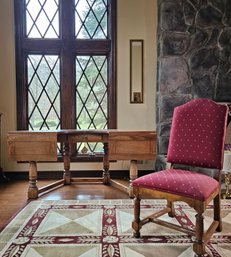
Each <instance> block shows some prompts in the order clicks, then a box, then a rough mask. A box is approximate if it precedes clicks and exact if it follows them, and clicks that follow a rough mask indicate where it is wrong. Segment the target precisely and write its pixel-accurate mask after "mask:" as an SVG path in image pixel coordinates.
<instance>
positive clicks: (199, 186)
mask: <svg viewBox="0 0 231 257" xmlns="http://www.w3.org/2000/svg"><path fill="white" fill-rule="evenodd" d="M132 185H133V187H142V188H148V189H153V190H158V191H162V192H168V193H172V194H177V195H180V196H186V197H190V198H193V199H197V200H200V201H204V200H206V199H207V198H208V197H209V196H210V195H211V194H213V193H214V192H215V191H216V190H217V189H218V188H219V183H218V181H217V180H215V179H214V178H212V177H209V176H207V175H204V174H201V173H197V172H193V171H187V170H181V169H168V170H162V171H158V172H153V173H150V174H148V175H145V176H142V177H140V178H137V179H135V180H134V181H133V182H132Z"/></svg>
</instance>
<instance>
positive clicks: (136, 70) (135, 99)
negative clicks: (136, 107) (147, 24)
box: [130, 39, 144, 103]
mask: <svg viewBox="0 0 231 257" xmlns="http://www.w3.org/2000/svg"><path fill="white" fill-rule="evenodd" d="M143 44H144V41H143V40H142V39H131V40H130V103H143V102H144V96H143V88H144V86H143V80H144V79H143V51H144V49H143Z"/></svg>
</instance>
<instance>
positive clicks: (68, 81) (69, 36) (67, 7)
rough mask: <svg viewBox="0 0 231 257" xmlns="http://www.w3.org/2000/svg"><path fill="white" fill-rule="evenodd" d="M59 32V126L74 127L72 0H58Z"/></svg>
mask: <svg viewBox="0 0 231 257" xmlns="http://www.w3.org/2000/svg"><path fill="white" fill-rule="evenodd" d="M60 7H61V9H60V10H61V11H60V23H61V26H60V28H61V29H60V33H61V39H62V42H63V46H62V50H61V53H60V55H61V74H60V80H61V128H62V129H73V128H75V123H76V122H75V116H76V115H75V113H76V111H75V106H76V103H75V87H74V85H75V68H74V65H75V57H74V52H73V41H74V17H75V16H74V4H73V1H72V0H60Z"/></svg>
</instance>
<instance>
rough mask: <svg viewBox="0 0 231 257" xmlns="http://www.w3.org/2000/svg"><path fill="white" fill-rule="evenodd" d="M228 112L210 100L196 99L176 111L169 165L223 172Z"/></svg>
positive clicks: (168, 156) (169, 151) (170, 141)
mask: <svg viewBox="0 0 231 257" xmlns="http://www.w3.org/2000/svg"><path fill="white" fill-rule="evenodd" d="M226 112H227V107H226V106H225V105H218V104H216V103H215V102H213V101H211V100H209V99H195V100H192V101H190V102H188V103H187V104H184V105H182V106H179V107H176V108H175V110H174V118H173V121H172V128H171V133H170V140H169V148H168V155H167V160H168V162H171V163H183V164H188V165H193V166H200V167H207V168H215V169H221V167H222V161H223V158H222V154H223V148H222V146H223V144H224V140H225V138H224V137H225V133H224V131H225V127H226V119H224V114H225V113H226Z"/></svg>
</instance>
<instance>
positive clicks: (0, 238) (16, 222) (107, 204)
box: [0, 199, 231, 257]
mask: <svg viewBox="0 0 231 257" xmlns="http://www.w3.org/2000/svg"><path fill="white" fill-rule="evenodd" d="M75 205H76V206H75ZM49 206H55V208H54V210H59V209H62V210H63V209H65V206H68V207H67V209H68V208H69V207H70V206H74V208H73V209H75V208H76V209H78V208H77V207H78V206H82V207H83V206H84V208H86V209H93V210H94V209H96V210H97V207H99V206H102V209H104V210H106V209H109V210H110V208H112V209H113V208H114V209H115V210H117V208H118V210H119V209H121V210H125V209H128V210H129V211H130V210H131V209H132V207H133V200H132V199H100V200H41V199H39V200H33V201H30V202H28V203H27V204H26V205H25V206H24V207H23V208H22V209H21V210H19V211H18V212H17V213H16V214H15V215H14V216H13V217H12V220H11V221H10V222H9V224H7V225H6V226H5V228H3V229H2V231H1V233H0V253H3V255H1V256H4V257H5V256H11V255H10V254H12V252H13V251H16V249H18V248H19V247H22V246H21V245H22V244H24V243H25V242H23V241H22V242H20V240H21V239H20V237H19V236H18V235H19V232H20V233H21V231H23V233H24V234H25V229H26V227H27V225H28V224H29V223H30V222H31V221H30V219H31V218H32V217H34V216H35V217H36V215H38V213H36V212H38V210H39V212H40V213H39V215H38V216H41V217H42V216H43V212H44V213H45V212H46V211H45V210H46V209H47V208H49ZM59 206H60V207H59ZM164 206H166V201H164V200H149V199H145V200H142V201H141V208H144V209H145V208H149V209H152V208H153V209H157V208H163V207H164ZM176 208H178V209H179V210H181V208H183V209H184V210H186V211H187V210H189V212H190V209H192V208H191V207H189V206H188V205H187V204H185V203H182V202H177V203H176ZM211 208H212V204H210V205H209V206H208V209H211ZM80 209H81V208H80ZM222 210H227V211H228V210H231V201H230V200H222ZM185 217H186V216H185ZM33 219H34V218H33ZM116 220H117V221H118V222H119V220H118V217H117V218H116ZM34 221H35V222H36V219H34ZM34 221H33V222H34ZM117 221H116V222H117ZM189 221H190V220H189ZM120 222H121V221H120ZM230 223H231V221H230ZM115 224H117V223H115ZM32 227H33V226H31V228H32ZM26 233H27V232H26ZM28 233H31V232H30V231H29V232H28ZM103 233H105V232H104V231H103ZM116 233H119V232H118V231H117V232H116ZM141 233H142V232H141ZM118 236H119V234H118ZM162 236H163V237H165V240H166V242H167V243H169V242H171V244H172V245H174V244H178V245H179V242H180V240H182V239H180V237H182V235H181V236H175V235H174V234H173V235H172V236H171V235H168V234H166V235H165V236H164V234H162ZM70 237H71V236H69V238H70ZM76 237H77V236H76ZM160 237H161V236H160V235H159V234H157V235H152V238H151V240H150V236H144V238H143V239H142V240H140V241H139V240H138V241H137V239H136V240H134V242H135V241H136V244H137V243H139V242H140V243H141V242H143V243H145V245H146V246H148V245H149V244H150V242H152V240H153V243H154V241H155V240H157V241H156V242H155V245H156V246H158V244H159V243H158V240H159V239H160ZM22 238H23V237H22ZM182 238H184V240H182V242H181V243H180V245H181V246H183V245H185V246H188V245H190V240H189V238H188V237H187V236H185V237H184V236H183V237H182ZM112 239H113V236H112V237H111V238H110V237H109V239H108V240H109V241H110V240H112ZM114 239H115V238H114ZM121 239H122V240H121V242H122V243H121V244H120V245H119V246H117V248H116V247H115V250H116V251H117V252H121V254H122V252H123V254H122V255H120V254H118V253H117V255H111V256H116V257H117V256H118V257H119V256H129V255H126V254H127V253H125V252H126V251H127V248H128V249H130V248H131V249H133V247H134V242H133V235H132V233H130V234H126V233H125V234H123V238H122V237H121ZM97 240H99V239H97ZM123 240H124V241H123ZM9 241H15V242H17V245H18V248H16V246H14V247H15V249H10V250H9V251H8V252H7V251H6V252H4V251H5V249H6V247H7V245H9ZM110 243H111V245H113V242H110ZM114 243H115V242H114ZM160 243H161V244H163V243H162V242H160ZM219 243H221V244H222V246H223V247H226V245H227V247H228V250H227V249H225V250H224V251H226V250H227V251H230V250H231V249H230V248H231V247H230V246H231V231H230V232H229V233H225V234H224V235H219V233H218V234H216V235H215V236H214V238H213V240H212V244H211V245H210V246H209V251H210V253H211V254H212V255H211V256H219V257H220V256H229V255H225V254H224V255H223V253H222V251H223V249H221V250H220V248H218V247H217V245H218V244H219ZM85 244H86V243H85ZM108 244H109V243H108V242H107V243H106V244H103V243H102V245H99V244H98V245H97V244H96V245H97V247H98V248H101V247H102V248H103V249H101V250H102V252H105V254H104V255H102V256H105V257H106V256H110V254H108V251H109V250H108V249H106V248H105V247H106V246H107V245H108ZM91 245H93V243H91ZM77 246H78V244H75V247H77ZM114 246H115V245H114ZM26 247H27V246H26ZM118 247H119V248H118ZM121 247H122V248H121ZM104 248H105V249H106V250H105V249H104ZM21 249H23V250H25V249H26V248H25V247H24V248H21ZM131 249H130V250H131ZM229 249H230V250H229ZM3 250H4V251H3ZM23 250H21V251H23ZM130 250H129V251H130ZM1 251H2V252H1ZM98 251H99V250H98ZM219 251H220V252H219ZM230 252H231V251H230ZM8 254H9V255H8ZM12 256H21V255H12ZM23 256H24V255H23ZM26 256H30V255H26ZM32 256H33V255H32ZM41 256H42V255H41ZM79 256H80V255H79ZM84 256H85V255H84ZM97 256H98V255H97ZM137 256H138V255H137ZM140 256H142V255H140ZM143 256H146V255H143ZM182 256H185V255H182ZM186 256H187V255H186Z"/></svg>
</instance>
